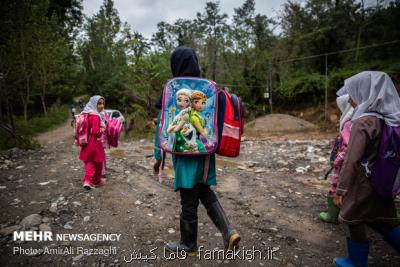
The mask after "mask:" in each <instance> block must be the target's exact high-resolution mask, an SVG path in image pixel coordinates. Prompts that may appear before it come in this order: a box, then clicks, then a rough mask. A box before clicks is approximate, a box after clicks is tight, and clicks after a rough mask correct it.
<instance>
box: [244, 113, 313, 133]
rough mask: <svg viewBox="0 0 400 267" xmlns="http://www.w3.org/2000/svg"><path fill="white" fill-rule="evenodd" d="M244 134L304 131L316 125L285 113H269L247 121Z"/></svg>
mask: <svg viewBox="0 0 400 267" xmlns="http://www.w3.org/2000/svg"><path fill="white" fill-rule="evenodd" d="M245 129H246V134H252V133H255V134H260V133H277V132H285V133H287V132H306V131H313V130H317V129H318V127H317V126H316V125H314V124H312V123H310V122H308V121H305V120H302V119H300V118H296V117H293V116H290V115H286V114H271V115H267V116H264V117H260V118H257V119H255V120H254V121H252V122H249V123H248V124H247V125H246V127H245Z"/></svg>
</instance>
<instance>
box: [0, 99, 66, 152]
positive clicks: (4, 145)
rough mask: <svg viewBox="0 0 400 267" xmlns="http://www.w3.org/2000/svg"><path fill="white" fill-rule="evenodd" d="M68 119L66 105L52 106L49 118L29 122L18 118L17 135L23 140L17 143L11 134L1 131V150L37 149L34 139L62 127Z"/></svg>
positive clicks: (16, 120)
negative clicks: (14, 148)
mask: <svg viewBox="0 0 400 267" xmlns="http://www.w3.org/2000/svg"><path fill="white" fill-rule="evenodd" d="M68 118H69V109H68V107H67V106H66V105H61V106H52V107H51V108H50V109H49V110H48V112H47V116H44V115H42V116H37V117H32V118H30V119H28V120H27V121H25V120H24V118H22V117H16V118H15V127H16V131H17V135H18V136H21V137H22V139H21V140H18V141H16V140H15V139H14V137H13V136H12V135H11V134H10V133H8V132H5V131H4V130H3V131H2V130H0V133H1V136H2V138H1V139H0V150H4V149H9V148H12V147H14V146H17V147H23V148H32V147H35V146H37V145H38V144H37V143H36V142H35V141H34V140H33V137H35V136H36V135H38V134H40V133H43V132H46V131H49V130H52V129H54V128H56V127H58V126H60V125H62V124H63V123H65V122H66V121H67V119H68ZM22 140H23V141H22Z"/></svg>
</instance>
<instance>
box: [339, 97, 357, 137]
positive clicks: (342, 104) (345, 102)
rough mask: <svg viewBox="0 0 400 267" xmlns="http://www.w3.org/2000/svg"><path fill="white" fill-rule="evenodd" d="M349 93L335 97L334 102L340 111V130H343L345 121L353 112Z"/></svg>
mask: <svg viewBox="0 0 400 267" xmlns="http://www.w3.org/2000/svg"><path fill="white" fill-rule="evenodd" d="M349 98H350V96H349V95H342V96H339V97H337V98H336V103H337V105H338V107H339V109H340V111H341V112H342V116H341V117H340V128H339V129H340V131H342V130H343V127H344V124H345V122H346V121H348V120H350V119H351V117H352V116H353V113H354V108H353V107H352V106H351V105H350V103H349Z"/></svg>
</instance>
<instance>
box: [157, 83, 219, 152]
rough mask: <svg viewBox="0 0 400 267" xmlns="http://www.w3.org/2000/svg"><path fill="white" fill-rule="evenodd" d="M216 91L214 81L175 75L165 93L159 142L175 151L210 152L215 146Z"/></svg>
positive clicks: (165, 147) (163, 147)
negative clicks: (176, 76)
mask: <svg viewBox="0 0 400 267" xmlns="http://www.w3.org/2000/svg"><path fill="white" fill-rule="evenodd" d="M216 94H217V87H216V85H215V83H214V82H212V81H209V80H206V79H201V78H195V77H193V78H191V77H185V78H174V79H172V80H170V81H168V82H167V84H166V86H165V88H164V94H163V109H162V114H161V126H160V128H159V131H160V132H159V138H160V145H161V147H162V149H164V150H165V151H166V152H170V153H174V154H188V155H191V154H210V153H213V152H214V151H215V150H216V147H217V141H218V140H217V135H216V110H217V107H216V101H215V99H216Z"/></svg>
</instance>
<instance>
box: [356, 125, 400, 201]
mask: <svg viewBox="0 0 400 267" xmlns="http://www.w3.org/2000/svg"><path fill="white" fill-rule="evenodd" d="M361 165H362V167H363V170H364V172H365V174H366V176H367V177H369V179H370V181H371V184H372V186H373V188H374V190H375V191H376V192H377V193H378V194H379V195H381V196H382V197H387V198H390V197H393V198H394V197H396V196H397V195H399V194H400V127H392V126H389V125H387V124H386V123H384V124H383V128H382V134H381V139H380V144H379V147H378V154H377V156H376V161H375V163H374V164H373V165H372V166H371V165H370V164H369V162H368V160H367V159H365V158H364V159H363V160H362V162H361Z"/></svg>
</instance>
